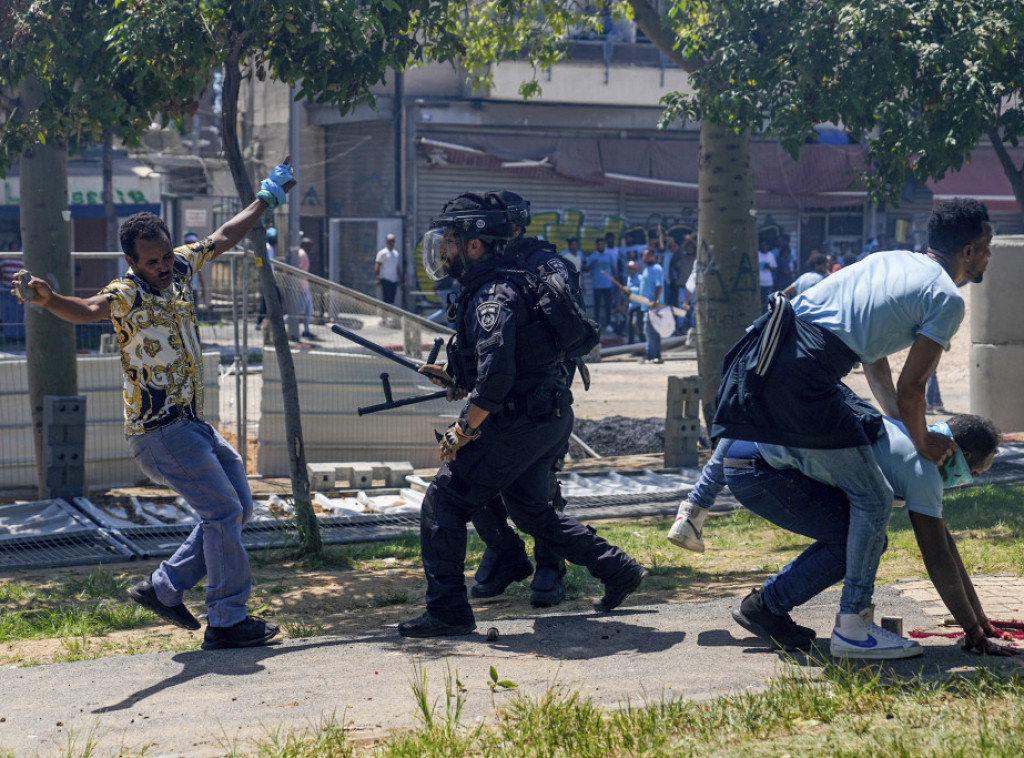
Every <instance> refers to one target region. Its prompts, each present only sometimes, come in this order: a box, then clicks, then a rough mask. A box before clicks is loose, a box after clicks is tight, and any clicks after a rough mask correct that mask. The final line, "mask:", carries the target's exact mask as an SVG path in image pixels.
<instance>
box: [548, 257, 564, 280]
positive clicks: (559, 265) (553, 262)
mask: <svg viewBox="0 0 1024 758" xmlns="http://www.w3.org/2000/svg"><path fill="white" fill-rule="evenodd" d="M544 265H545V266H546V267H547V268H548V270H549V271H552V272H554V273H556V274H558V275H559V276H561V277H562V278H563V279H565V281H567V282H568V281H569V269H567V268H566V267H565V261H563V260H562V259H561V258H551V259H549V260H548V261H546V262H545V264H544Z"/></svg>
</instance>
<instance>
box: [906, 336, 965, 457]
mask: <svg viewBox="0 0 1024 758" xmlns="http://www.w3.org/2000/svg"><path fill="white" fill-rule="evenodd" d="M941 357H942V345H940V344H939V343H938V342H935V341H934V340H931V339H928V338H927V337H924V336H922V335H920V334H919V335H918V336H917V339H915V340H914V344H913V345H911V347H910V353H909V354H908V355H907V362H906V363H904V364H903V371H901V372H900V378H899V380H898V381H897V383H896V400H897V403H898V405H899V414H900V415H899V419H900V421H902V422H903V425H904V426H905V427H906V428H907V434H909V435H910V439H912V440H913V441H914V447H916V448H917V452H918V453H920V454H921V455H922V456H923V457H925V458H927V459H928V460H930V461H931V462H932V463H936V464H940V463H942V462H943V461H944V460H946V458H948V457H949V456H950V455H952V454H953V452H954V451H955V450H956V443H955V442H953V440H952V438H951V437H947V436H946V435H944V434H936V433H934V432H929V431H928V423H927V422H926V421H925V417H924V411H925V389H926V387H927V385H928V377H930V376H931V375H932V374H933V373H934V372H935V369H936V368H937V367H938V365H939V358H941Z"/></svg>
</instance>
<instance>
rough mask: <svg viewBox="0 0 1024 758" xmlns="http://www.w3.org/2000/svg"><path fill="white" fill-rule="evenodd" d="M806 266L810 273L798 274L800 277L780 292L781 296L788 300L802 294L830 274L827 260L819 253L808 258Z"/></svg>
mask: <svg viewBox="0 0 1024 758" xmlns="http://www.w3.org/2000/svg"><path fill="white" fill-rule="evenodd" d="M807 266H808V268H809V269H810V271H807V272H805V273H803V274H800V276H798V277H797V278H796V281H795V282H793V283H792V284H791V285H789V286H788V287H786V289H784V290H783V291H782V294H783V295H785V296H786V297H788V298H789V299H790V300H792V299H793V298H794V297H796V296H797V295H799V294H800V293H802V292H803V291H804V290H808V289H810V288H811V287H813V286H814V285H815V284H818V283H819V282H821V281H823V280H824V279H825V277H826V276H828V275H829V274H830V273H831V271H830V270H829V266H828V258H826V257H825V256H824V255H822V254H821V253H815V254H814V255H812V256H811V257H810V258H808V259H807Z"/></svg>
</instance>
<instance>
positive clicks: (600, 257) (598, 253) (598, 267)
mask: <svg viewBox="0 0 1024 758" xmlns="http://www.w3.org/2000/svg"><path fill="white" fill-rule="evenodd" d="M594 246H595V249H594V252H592V253H591V254H590V255H588V256H587V265H586V270H587V271H589V272H590V276H591V282H590V287H591V289H592V290H593V292H594V321H596V322H597V323H599V324H600V325H601V326H602V327H604V329H605V331H612V300H613V298H614V296H615V282H613V281H612V279H610V278H609V277H612V278H614V277H615V258H614V257H613V256H612V255H611V253H609V252H608V251H607V250H606V249H605V241H604V238H603V237H599V238H598V239H597V241H596V242H595V243H594Z"/></svg>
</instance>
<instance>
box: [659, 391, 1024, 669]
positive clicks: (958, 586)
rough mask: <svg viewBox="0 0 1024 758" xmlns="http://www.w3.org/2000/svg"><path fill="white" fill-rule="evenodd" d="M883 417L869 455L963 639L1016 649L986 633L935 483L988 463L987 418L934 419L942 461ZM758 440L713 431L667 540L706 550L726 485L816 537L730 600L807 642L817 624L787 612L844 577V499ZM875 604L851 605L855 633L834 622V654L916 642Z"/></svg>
mask: <svg viewBox="0 0 1024 758" xmlns="http://www.w3.org/2000/svg"><path fill="white" fill-rule="evenodd" d="M847 392H848V391H847ZM848 397H850V398H852V399H853V402H855V403H862V402H863V401H860V400H859V399H858V398H856V396H854V395H853V393H849V395H848ZM883 422H884V430H885V431H884V433H883V434H882V436H880V437H879V439H878V440H876V442H875V443H874V444H873V445H872V446H871V452H872V455H873V457H874V459H875V461H876V462H877V464H878V466H879V468H880V470H881V471H882V472H883V474H884V476H885V477H886V480H887V481H888V482H889V483H890V484H891V486H892V488H893V490H894V492H895V494H896V496H897V497H899V498H900V499H902V500H904V501H905V502H906V505H907V509H908V511H909V512H910V520H911V525H912V527H913V529H914V534H915V536H916V537H917V542H918V547H919V548H920V549H921V555H922V558H923V559H924V562H925V568H926V569H927V571H928V575H929V577H930V578H931V580H932V582H933V584H934V585H935V587H936V589H937V590H938V592H939V595H940V596H941V598H942V600H943V602H944V603H945V604H946V607H947V608H948V609H949V611H950V613H951V614H952V615H953V617H954V618H955V619H956V621H957V623H959V624H960V625H961V626H962V627H963V629H964V632H965V635H966V636H965V641H964V649H965V650H974V651H976V652H979V653H984V654H990V655H1007V654H1015V653H1016V652H1017V651H1015V650H1012V649H1008V648H1002V647H1000V646H998V645H995V644H994V643H992V642H991V639H993V638H999V637H1001V636H1002V632H1001V631H1000V630H999V629H998V628H996V627H995V626H994V625H993V624H992V622H991V621H989V619H988V617H987V616H986V615H985V613H984V611H983V610H982V608H981V604H980V602H979V600H978V596H977V593H976V592H975V591H974V587H973V584H972V583H971V580H970V577H969V576H968V575H967V572H966V570H965V569H964V567H963V562H962V560H961V559H960V555H959V553H958V551H957V549H956V544H955V542H954V541H953V538H952V536H951V535H950V534H949V531H948V529H947V528H946V524H945V520H944V519H943V518H942V491H943V489H948V488H950V487H954V486H959V485H963V484H969V483H970V482H971V481H972V480H973V478H974V477H975V476H979V475H981V474H982V473H984V472H985V471H987V470H988V469H989V468H990V467H991V465H992V460H993V457H994V455H995V452H996V447H997V445H998V443H999V433H998V431H997V430H996V429H995V427H994V426H993V425H992V424H991V422H989V421H987V420H985V419H983V418H981V417H979V416H971V415H966V414H964V415H957V416H953V417H952V418H950V420H949V422H948V423H940V424H934V425H932V427H931V429H932V430H933V431H934V432H935V433H939V434H944V435H946V436H949V437H951V438H952V439H953V441H954V442H955V443H956V445H957V453H956V455H955V456H954V457H953V458H951V459H950V462H949V464H947V465H944V466H942V467H941V468H940V467H938V466H936V465H935V464H934V463H932V462H931V461H929V460H927V459H925V458H923V457H922V456H921V455H920V454H918V453H917V451H916V449H915V448H914V444H913V441H912V440H911V439H910V437H909V435H908V434H907V433H906V427H904V426H903V425H902V424H901V423H900V422H898V421H896V420H894V419H889V418H885V419H883ZM766 447H767V446H764V445H761V444H759V443H752V442H744V441H736V440H730V439H722V440H720V441H719V443H718V446H717V447H716V448H715V451H714V454H713V455H712V457H711V459H710V460H709V461H708V463H707V464H706V465H705V466H704V469H703V470H702V472H701V477H700V479H699V480H698V482H697V484H696V486H695V487H694V488H693V490H692V491H691V492H690V494H689V495H688V498H687V500H686V501H684V503H683V505H681V506H680V514H681V515H680V516H679V518H677V520H676V523H675V524H674V525H673V530H672V531H670V533H669V540H670V541H671V542H673V543H674V544H676V545H679V546H680V547H684V548H686V549H687V550H693V551H695V552H704V541H703V537H702V534H701V531H702V529H701V527H702V526H703V524H704V521H705V520H706V518H707V513H708V509H709V508H710V506H711V505H713V504H714V502H715V499H716V497H717V496H718V494H719V493H720V492H721V491H722V489H724V488H725V486H726V485H728V487H729V489H730V491H731V492H732V494H733V495H734V496H735V497H736V499H737V500H739V501H740V502H741V503H742V504H743V505H744V506H746V507H747V508H748V509H750V510H751V511H752V512H754V513H756V514H758V515H759V516H761V517H762V518H765V519H766V520H768V521H770V522H771V523H773V524H775V525H776V526H779V527H781V528H783V529H786V530H788V531H792V532H795V533H797V534H801V535H804V536H806V537H810V538H812V539H814V540H815V542H814V543H813V544H811V545H810V546H809V547H807V548H806V549H805V550H804V551H803V552H802V553H801V554H800V555H799V556H798V557H797V558H796V559H794V560H793V561H792V562H791V563H790V564H789V565H787V566H786V567H785V568H784V569H783V570H782V571H780V572H779V573H777V574H775V575H774V576H772V577H769V579H768V580H767V581H765V582H764V584H763V585H762V586H761V587H760V588H758V589H756V590H754V591H752V592H751V593H750V594H748V595H747V596H746V597H745V598H744V599H743V602H742V603H741V604H740V606H739V607H738V608H736V609H735V610H733V618H734V620H735V621H736V622H737V623H738V624H739V625H740V626H742V627H744V628H745V629H747V630H748V631H751V632H753V633H754V634H755V635H757V636H758V637H761V638H762V639H764V640H765V641H767V642H769V643H770V644H772V645H773V646H775V647H777V648H780V649H785V650H807V649H809V648H810V647H811V646H812V645H813V642H814V639H815V636H816V635H815V632H814V630H813V629H809V628H807V627H803V626H799V625H797V624H796V622H794V621H793V619H792V617H791V616H790V615H789V613H790V611H792V610H793V609H794V608H797V607H799V606H800V605H802V604H804V603H806V602H808V601H809V600H811V599H812V598H813V597H815V596H816V595H818V594H819V593H821V592H823V591H824V590H825V589H827V588H828V587H830V586H831V585H833V584H835V583H836V582H838V581H840V580H841V579H842V578H843V576H844V574H845V572H846V566H847V555H846V552H847V533H848V530H849V527H850V504H849V500H848V499H847V498H846V496H845V495H844V493H843V492H842V491H841V490H839V489H838V488H835V487H830V486H828V485H824V484H822V483H820V482H818V481H815V480H814V479H812V478H810V477H808V476H806V475H805V474H802V473H801V472H799V471H798V470H796V469H795V468H792V467H791V466H787V465H785V462H784V461H781V460H779V459H773V458H772V457H771V456H766V455H765V454H763V453H762V450H764V449H765V448H766ZM684 524H685V525H686V528H683V526H682V525H684ZM873 609H874V606H873V605H868V606H866V608H865V609H864V610H862V611H861V613H860V615H859V618H860V620H861V621H862V622H863V624H862V625H863V626H864V627H865V628H866V630H867V634H865V635H864V636H863V637H859V636H852V637H846V636H845V635H844V634H843V631H842V629H841V628H840V629H839V633H838V634H836V633H835V632H833V637H832V640H831V646H830V651H831V653H832V655H833V656H836V657H843V658H862V659H873V660H877V659H891V658H902V657H911V656H915V655H920V654H921V653H922V652H923V651H922V649H921V647H920V645H918V644H917V643H915V642H912V641H910V640H906V639H904V638H902V637H899V636H898V635H895V634H892V633H891V632H888V631H886V630H884V629H882V628H880V627H878V626H876V625H875V624H874V622H873V618H872V616H873ZM837 626H839V624H838V623H837ZM858 626H861V624H858ZM879 643H881V644H879Z"/></svg>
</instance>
